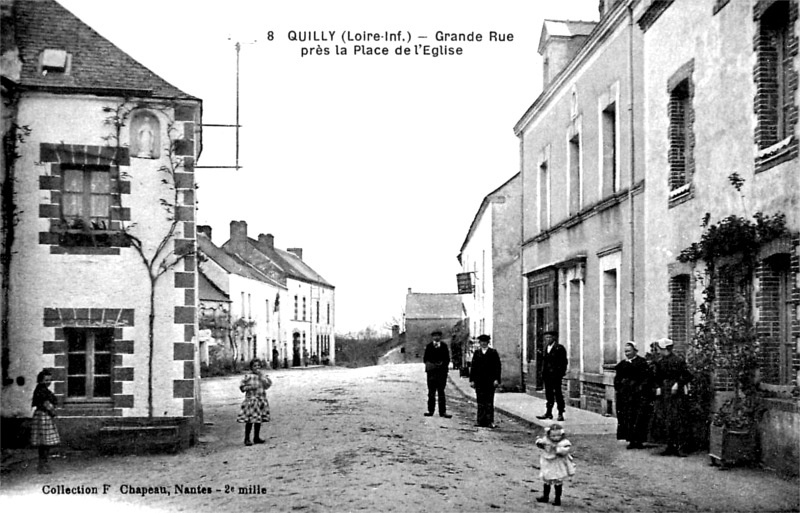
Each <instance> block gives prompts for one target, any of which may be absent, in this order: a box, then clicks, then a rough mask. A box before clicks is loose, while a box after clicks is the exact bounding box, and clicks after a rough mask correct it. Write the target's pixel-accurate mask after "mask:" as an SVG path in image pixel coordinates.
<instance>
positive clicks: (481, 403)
mask: <svg viewBox="0 0 800 513" xmlns="http://www.w3.org/2000/svg"><path fill="white" fill-rule="evenodd" d="M489 340H491V338H490V337H489V335H480V336H479V337H478V342H479V343H480V345H481V347H480V348H479V349H478V350H477V351H475V353H474V354H473V355H472V366H471V367H470V374H469V384H470V386H471V387H472V388H474V389H475V401H476V402H477V403H478V419H477V423H476V424H475V425H476V426H477V427H488V428H494V390H495V388H497V387H499V386H500V369H501V364H500V355H499V354H498V353H497V351H496V350H495V349H493V348H491V347H489Z"/></svg>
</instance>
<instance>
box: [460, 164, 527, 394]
mask: <svg viewBox="0 0 800 513" xmlns="http://www.w3.org/2000/svg"><path fill="white" fill-rule="evenodd" d="M521 192H522V191H521V178H520V174H519V173H517V174H516V175H514V176H513V177H512V178H511V179H509V180H508V181H507V182H506V183H504V184H503V185H502V186H500V187H499V188H497V189H496V190H494V191H492V192H491V193H489V194H488V195H487V196H486V197H485V198H484V199H483V201H482V202H481V206H480V208H479V209H478V212H477V213H476V215H475V218H474V219H473V221H472V224H471V225H470V227H469V230H468V232H467V236H466V238H465V239H464V243H463V244H462V245H461V251H460V252H459V254H458V261H459V263H460V264H461V272H462V273H469V274H470V276H471V279H472V284H473V287H472V293H471V294H462V295H461V298H462V305H463V310H464V315H465V318H466V319H468V324H469V330H470V339H471V340H472V341H473V342H474V343H477V341H476V337H477V336H478V335H481V334H486V335H490V336H491V337H492V342H491V344H492V347H494V348H495V349H497V351H498V353H499V354H500V360H501V363H502V365H503V374H502V376H503V379H502V386H503V388H504V389H506V390H522V389H524V382H523V380H522V340H523V337H522V318H521V312H522V284H521V282H520V279H519V277H520V271H521V268H520V264H521V261H520V251H519V248H520V228H521V216H522V210H521V208H522V194H521Z"/></svg>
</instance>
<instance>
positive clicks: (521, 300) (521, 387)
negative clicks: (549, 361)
mask: <svg viewBox="0 0 800 513" xmlns="http://www.w3.org/2000/svg"><path fill="white" fill-rule="evenodd" d="M524 139H525V134H524V131H523V132H520V138H519V210H520V216H519V220H520V227H519V279H520V282H521V285H520V292H519V296H520V297H519V307H520V310H521V315H520V318H519V390H520V392H525V345H526V344H527V338H526V336H527V335H526V333H525V314H526V313H527V307H526V305H525V294H526V291H527V289H526V288H525V264H524V263H523V262H524V259H523V256H522V253H523V251H524V248H523V244H524V242H525V164H524V159H523V156H524V154H525V150H524V144H523V141H524Z"/></svg>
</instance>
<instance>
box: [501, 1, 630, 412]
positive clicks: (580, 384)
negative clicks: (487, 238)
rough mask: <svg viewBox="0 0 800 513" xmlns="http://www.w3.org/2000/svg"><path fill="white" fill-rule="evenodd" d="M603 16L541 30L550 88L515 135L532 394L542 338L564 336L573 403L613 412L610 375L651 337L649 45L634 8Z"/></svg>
mask: <svg viewBox="0 0 800 513" xmlns="http://www.w3.org/2000/svg"><path fill="white" fill-rule="evenodd" d="M601 9H602V12H601V17H600V21H599V22H598V23H596V24H595V23H587V22H558V21H546V22H545V24H544V27H543V28H542V34H541V38H540V44H539V53H540V54H542V56H543V60H544V78H545V84H544V89H543V91H542V93H541V94H540V95H539V97H538V98H537V99H536V101H535V102H534V103H533V105H532V106H531V107H530V108H529V109H528V111H527V112H526V113H525V114H524V115H523V117H522V118H521V119H520V120H519V122H518V123H517V125H516V126H515V132H516V134H517V135H518V137H519V139H520V144H521V160H522V163H521V167H522V171H521V179H522V197H523V200H522V201H523V208H522V274H523V287H524V293H523V298H524V299H523V304H524V306H523V314H522V315H523V326H524V328H523V329H524V332H523V336H524V340H525V343H524V344H523V351H522V355H523V356H522V357H523V362H524V367H523V370H524V375H525V382H526V385H527V387H526V389H527V390H529V391H533V390H539V389H541V388H542V385H543V383H542V375H541V372H542V368H541V364H542V354H543V353H542V351H543V334H544V332H545V331H551V330H552V331H557V332H558V333H559V339H560V342H561V343H562V344H563V345H564V346H565V347H566V348H567V352H568V356H569V370H568V374H567V376H566V379H565V380H564V382H565V386H566V387H567V393H566V394H565V398H566V397H568V398H569V399H568V402H569V404H570V405H572V406H579V407H581V408H585V409H589V410H592V411H596V412H599V413H607V414H613V413H614V389H613V377H614V376H613V366H614V365H615V364H616V363H617V362H618V361H619V360H620V359H621V358H622V354H623V353H622V347H623V345H624V343H625V341H627V340H631V339H637V338H639V337H641V335H642V333H643V331H642V323H641V318H642V316H643V313H642V311H641V309H640V308H637V304H639V303H640V302H641V301H642V296H643V292H644V288H645V282H646V280H645V278H644V277H643V276H642V275H641V274H637V271H639V270H641V269H643V250H642V241H643V232H642V229H641V218H642V213H643V201H642V191H643V190H644V182H643V178H644V173H643V170H642V155H643V146H642V143H641V141H639V140H637V135H640V134H641V130H642V110H641V87H642V83H641V76H642V45H641V31H640V30H639V29H638V27H636V26H635V25H634V24H633V18H632V13H631V10H630V9H628V5H627V3H626V2H606V3H605V4H601ZM565 56H566V57H565Z"/></svg>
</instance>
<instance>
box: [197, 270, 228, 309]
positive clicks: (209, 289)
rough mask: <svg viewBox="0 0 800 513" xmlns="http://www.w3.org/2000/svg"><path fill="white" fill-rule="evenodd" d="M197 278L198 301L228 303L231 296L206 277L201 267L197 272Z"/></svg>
mask: <svg viewBox="0 0 800 513" xmlns="http://www.w3.org/2000/svg"><path fill="white" fill-rule="evenodd" d="M197 275H198V278H197V282H198V291H199V292H198V298H199V299H200V301H218V302H223V303H230V302H231V297H230V296H229V295H228V294H226V293H225V292H223V291H222V289H220V288H219V287H217V286H216V285H214V283H213V282H212V281H211V280H210V279H208V277H207V276H206V275H205V273H204V272H203V270H202V269H200V272H199V273H197Z"/></svg>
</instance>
